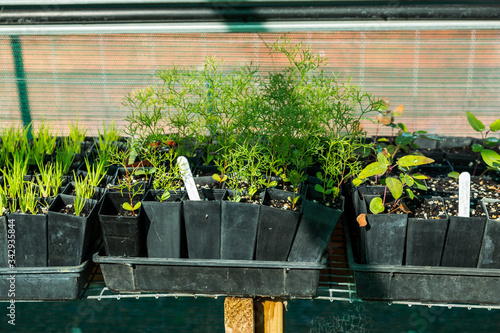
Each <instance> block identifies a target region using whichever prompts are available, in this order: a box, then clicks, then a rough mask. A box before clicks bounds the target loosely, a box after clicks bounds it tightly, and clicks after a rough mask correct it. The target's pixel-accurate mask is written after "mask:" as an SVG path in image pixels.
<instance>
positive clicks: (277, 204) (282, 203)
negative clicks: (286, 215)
mask: <svg viewBox="0 0 500 333" xmlns="http://www.w3.org/2000/svg"><path fill="white" fill-rule="evenodd" d="M269 206H270V207H274V208H278V209H283V210H291V211H294V212H299V211H300V203H297V204H296V205H295V207H292V203H291V202H290V201H289V200H278V199H271V200H270V204H269Z"/></svg>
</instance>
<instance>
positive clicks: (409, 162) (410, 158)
mask: <svg viewBox="0 0 500 333" xmlns="http://www.w3.org/2000/svg"><path fill="white" fill-rule="evenodd" d="M433 162H434V160H433V159H432V158H428V157H425V156H419V155H406V156H403V157H401V158H400V159H399V160H398V162H397V164H398V165H399V166H402V167H412V166H417V165H422V164H429V163H433Z"/></svg>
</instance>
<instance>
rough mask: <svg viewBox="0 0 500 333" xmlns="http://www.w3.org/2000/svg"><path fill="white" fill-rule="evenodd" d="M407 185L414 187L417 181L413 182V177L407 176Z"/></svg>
mask: <svg viewBox="0 0 500 333" xmlns="http://www.w3.org/2000/svg"><path fill="white" fill-rule="evenodd" d="M405 183H406V185H408V186H413V184H414V183H415V181H414V180H413V177H412V176H410V175H405Z"/></svg>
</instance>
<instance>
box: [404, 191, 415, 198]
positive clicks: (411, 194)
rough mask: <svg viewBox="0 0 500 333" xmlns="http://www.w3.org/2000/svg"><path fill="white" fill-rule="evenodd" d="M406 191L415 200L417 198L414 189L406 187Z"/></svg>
mask: <svg viewBox="0 0 500 333" xmlns="http://www.w3.org/2000/svg"><path fill="white" fill-rule="evenodd" d="M406 193H408V197H409V198H410V199H411V200H413V199H415V194H413V191H412V190H410V189H409V188H407V189H406Z"/></svg>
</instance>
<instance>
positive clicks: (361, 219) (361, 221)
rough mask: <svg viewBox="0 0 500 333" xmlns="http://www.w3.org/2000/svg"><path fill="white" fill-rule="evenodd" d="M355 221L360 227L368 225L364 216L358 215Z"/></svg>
mask: <svg viewBox="0 0 500 333" xmlns="http://www.w3.org/2000/svg"><path fill="white" fill-rule="evenodd" d="M356 221H357V222H358V224H359V226H360V227H366V225H367V224H368V223H367V222H366V214H359V215H358V217H357V218H356Z"/></svg>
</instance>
